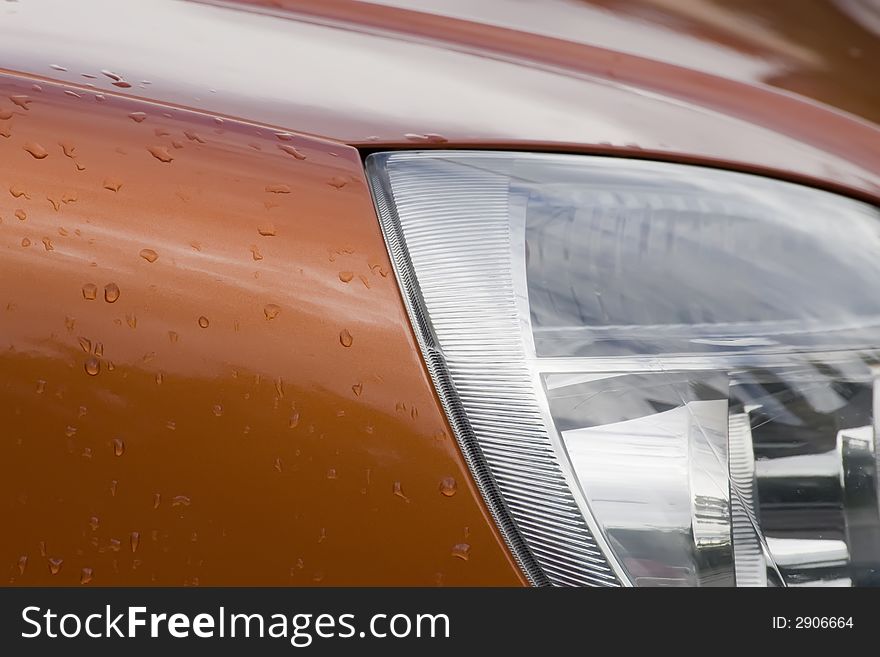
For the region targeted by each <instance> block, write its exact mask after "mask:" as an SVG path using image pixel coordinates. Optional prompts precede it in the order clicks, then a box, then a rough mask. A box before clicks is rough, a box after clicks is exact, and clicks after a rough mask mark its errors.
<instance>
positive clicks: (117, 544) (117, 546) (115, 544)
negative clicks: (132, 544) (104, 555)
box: [107, 538, 122, 552]
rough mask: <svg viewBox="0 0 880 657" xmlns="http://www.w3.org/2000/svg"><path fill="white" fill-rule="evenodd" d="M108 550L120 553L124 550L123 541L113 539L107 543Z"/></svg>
mask: <svg viewBox="0 0 880 657" xmlns="http://www.w3.org/2000/svg"><path fill="white" fill-rule="evenodd" d="M107 549H108V550H110V551H111V552H119V551H120V550H121V549H122V541H120V540H119V539H118V538H111V539H110V540H109V541H107Z"/></svg>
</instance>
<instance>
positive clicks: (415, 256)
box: [385, 153, 619, 586]
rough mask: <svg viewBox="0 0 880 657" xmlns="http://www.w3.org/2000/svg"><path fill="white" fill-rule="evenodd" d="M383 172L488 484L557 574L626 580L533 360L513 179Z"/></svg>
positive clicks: (582, 579) (424, 164)
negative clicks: (521, 308) (536, 378)
mask: <svg viewBox="0 0 880 657" xmlns="http://www.w3.org/2000/svg"><path fill="white" fill-rule="evenodd" d="M385 171H386V172H387V176H388V180H389V181H390V186H391V189H392V190H393V201H394V204H395V206H396V212H397V215H398V216H399V217H404V218H405V220H403V221H401V226H402V237H403V239H404V240H405V247H406V250H407V252H408V254H409V258H410V259H411V263H412V267H413V269H414V271H415V272H416V277H417V284H418V286H419V289H420V292H421V299H422V301H423V303H424V308H425V310H426V311H427V314H428V316H429V317H430V327H431V329H432V330H433V333H434V338H435V339H436V343H437V345H438V346H439V349H440V351H441V352H442V357H443V362H444V363H445V367H446V368H448V372H449V374H450V375H451V379H452V382H453V383H452V385H453V386H454V393H455V395H456V397H457V399H458V401H459V402H460V404H461V407H462V408H463V410H464V413H465V415H466V419H467V422H468V424H469V425H470V428H471V429H472V431H473V434H474V436H475V437H476V440H477V441H478V443H479V449H480V451H481V452H482V455H483V457H484V458H485V462H486V464H487V465H488V473H487V476H488V477H490V478H491V482H487V483H489V484H490V486H491V485H494V486H495V487H497V489H498V490H499V491H500V493H501V496H502V498H503V505H504V507H505V509H506V511H507V512H508V513H509V515H510V516H511V517H512V519H513V521H514V522H515V525H516V530H517V531H518V532H519V534H520V535H521V536H522V538H523V539H524V541H525V544H526V546H527V550H528V551H529V552H530V554H531V556H532V557H533V558H534V560H535V561H536V562H537V563H538V564H539V565H540V568H541V570H542V571H543V573H544V574H545V575H546V577H547V578H548V579H549V581H550V582H551V583H553V584H557V585H595V586H617V585H618V584H619V582H618V579H617V577H616V576H615V574H614V572H613V571H612V569H611V568H610V566H609V565H608V562H607V560H606V558H605V556H604V555H603V553H602V550H600V548H599V546H598V545H597V544H596V541H595V540H594V537H593V535H592V533H591V532H590V530H589V528H588V526H587V523H586V522H585V520H584V517H583V514H582V513H581V511H580V509H579V507H578V504H577V502H576V501H575V499H574V498H573V496H572V495H571V493H570V490H569V484H568V483H567V482H566V479H565V476H564V474H563V472H562V470H561V468H560V466H559V461H558V457H557V451H556V449H555V448H554V446H553V444H552V443H551V441H550V437H549V436H548V434H547V430H546V428H545V426H544V420H543V418H542V415H541V410H540V408H539V404H538V399H537V396H536V390H535V387H534V385H533V380H532V376H531V374H530V371H529V370H528V368H527V367H526V364H525V363H526V360H525V354H524V346H523V335H522V331H521V328H520V318H519V314H518V312H517V302H516V298H515V292H514V288H513V284H512V279H511V271H510V253H511V235H510V221H509V214H508V210H509V207H508V181H507V178H506V177H505V176H503V175H497V174H494V173H491V172H487V171H484V170H481V169H479V168H467V167H460V166H457V165H450V164H448V163H445V162H443V161H442V160H433V159H425V158H419V157H417V156H416V157H412V156H409V155H407V154H403V153H401V154H398V155H394V156H392V157H391V158H389V159H388V161H387V162H386V169H385ZM389 219H390V218H389ZM502 511H503V510H502Z"/></svg>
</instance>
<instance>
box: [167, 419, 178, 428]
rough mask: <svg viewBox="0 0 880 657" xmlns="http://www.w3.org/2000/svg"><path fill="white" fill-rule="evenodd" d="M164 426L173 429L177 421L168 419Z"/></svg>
mask: <svg viewBox="0 0 880 657" xmlns="http://www.w3.org/2000/svg"><path fill="white" fill-rule="evenodd" d="M165 428H166V429H168V430H169V431H174V430H175V429H177V422H175V421H174V420H168V422H166V423H165Z"/></svg>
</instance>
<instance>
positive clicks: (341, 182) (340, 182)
mask: <svg viewBox="0 0 880 657" xmlns="http://www.w3.org/2000/svg"><path fill="white" fill-rule="evenodd" d="M327 184H328V185H330V186H331V187H335V188H336V189H342V188H343V187H345V186H346V185H347V184H348V180H346V179H345V178H343V177H341V176H333V177H332V178H331V179H330V180H329V181H328V182H327Z"/></svg>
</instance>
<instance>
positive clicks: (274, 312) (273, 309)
mask: <svg viewBox="0 0 880 657" xmlns="http://www.w3.org/2000/svg"><path fill="white" fill-rule="evenodd" d="M280 312H281V308H280V307H279V306H276V305H275V304H274V303H269V304H266V306H265V308H263V314H264V315H266V319H275V318H276V317H278V314H279V313H280Z"/></svg>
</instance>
